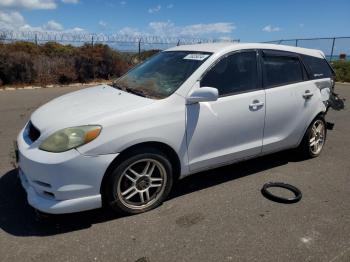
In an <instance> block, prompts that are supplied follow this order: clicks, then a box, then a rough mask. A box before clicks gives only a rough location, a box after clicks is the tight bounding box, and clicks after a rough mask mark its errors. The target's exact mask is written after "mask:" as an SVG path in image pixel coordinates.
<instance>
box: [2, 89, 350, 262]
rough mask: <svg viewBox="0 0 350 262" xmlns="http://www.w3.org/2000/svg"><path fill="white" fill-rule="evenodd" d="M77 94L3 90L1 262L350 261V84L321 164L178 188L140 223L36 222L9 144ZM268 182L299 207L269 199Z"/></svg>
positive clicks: (268, 167)
mask: <svg viewBox="0 0 350 262" xmlns="http://www.w3.org/2000/svg"><path fill="white" fill-rule="evenodd" d="M77 89H79V88H78V87H61V88H45V89H35V90H16V91H0V148H1V150H0V160H1V161H0V261H3V262H5V261H50V262H54V261H131V262H134V261H139V262H141V261H152V262H153V261H167V262H168V261H192V262H193V261H269V262H270V261H317V262H321V261H330V262H335V261H350V114H349V113H350V111H349V105H350V104H349V101H350V85H346V84H337V86H336V91H337V92H338V93H340V95H341V96H342V97H344V98H346V99H347V101H346V106H347V108H346V109H345V110H343V111H339V112H335V111H330V112H329V114H328V115H327V120H328V121H331V122H334V123H335V127H334V130H332V131H329V132H328V137H327V142H326V146H325V148H324V151H323V152H322V154H321V156H320V157H318V158H315V159H311V160H306V161H301V160H300V159H299V158H298V157H297V156H295V155H293V154H291V153H290V152H288V151H287V152H281V153H276V154H273V155H270V156H265V157H261V158H258V159H254V160H249V161H246V162H242V163H238V164H234V165H230V166H226V167H222V168H218V169H214V170H211V171H207V172H203V173H199V174H196V175H193V176H190V177H188V178H185V179H183V180H181V181H180V182H179V183H178V184H177V185H176V187H175V188H174V190H173V192H172V194H171V196H170V198H169V199H168V200H167V201H166V202H165V203H164V204H163V205H162V206H160V207H159V208H157V209H155V210H152V211H150V212H147V213H143V214H140V215H134V216H124V217H120V216H117V215H115V214H113V213H111V212H110V211H107V210H103V209H98V210H93V211H88V212H81V213H77V214H69V215H59V216H53V217H50V218H48V219H39V218H38V217H37V216H36V214H35V212H34V210H33V209H32V208H31V207H29V205H28V204H27V203H26V197H25V193H24V191H23V190H22V189H21V187H20V185H19V183H18V180H17V179H16V170H15V169H14V167H13V161H14V155H13V141H14V140H15V139H16V136H17V134H18V132H19V130H20V129H21V128H22V127H23V125H24V124H25V122H26V121H27V119H28V118H29V117H30V114H31V112H33V110H35V108H37V107H38V106H40V105H41V104H43V103H45V102H47V101H49V100H51V99H53V98H54V97H57V96H59V95H62V94H64V93H67V92H71V91H74V90H77ZM269 181H282V182H286V183H290V184H292V185H294V186H297V187H298V188H299V189H300V190H301V191H302V193H303V198H302V200H301V201H300V202H298V203H295V204H280V203H275V202H272V201H270V200H267V199H266V198H264V197H263V196H262V195H261V193H260V189H261V187H262V186H263V184H264V183H266V182H269Z"/></svg>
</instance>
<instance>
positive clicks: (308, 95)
mask: <svg viewBox="0 0 350 262" xmlns="http://www.w3.org/2000/svg"><path fill="white" fill-rule="evenodd" d="M313 95H314V94H313V93H311V92H310V90H306V91H305V93H304V94H303V97H304V98H305V99H309V98H311V97H312V96H313Z"/></svg>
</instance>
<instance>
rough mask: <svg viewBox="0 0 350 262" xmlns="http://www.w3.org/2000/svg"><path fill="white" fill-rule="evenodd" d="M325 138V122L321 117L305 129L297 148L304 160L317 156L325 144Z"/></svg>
mask: <svg viewBox="0 0 350 262" xmlns="http://www.w3.org/2000/svg"><path fill="white" fill-rule="evenodd" d="M326 136H327V128H326V121H325V120H324V118H323V117H322V116H319V117H316V118H315V119H314V120H313V121H312V123H311V124H310V126H309V128H308V129H307V131H306V133H305V135H304V138H303V140H302V142H301V144H300V146H299V151H300V152H301V153H302V154H303V155H304V156H305V157H306V158H314V157H317V156H319V155H320V154H321V152H322V149H323V146H324V144H325V142H326Z"/></svg>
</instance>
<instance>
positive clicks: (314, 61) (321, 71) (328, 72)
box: [302, 55, 333, 79]
mask: <svg viewBox="0 0 350 262" xmlns="http://www.w3.org/2000/svg"><path fill="white" fill-rule="evenodd" d="M302 59H303V62H304V64H305V66H306V67H307V69H308V71H309V74H310V77H311V79H321V78H328V77H331V78H332V77H333V70H332V68H331V67H330V66H329V64H328V63H327V61H326V60H325V59H324V58H318V57H313V56H308V55H302Z"/></svg>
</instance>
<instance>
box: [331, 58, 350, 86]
mask: <svg viewBox="0 0 350 262" xmlns="http://www.w3.org/2000/svg"><path fill="white" fill-rule="evenodd" d="M332 66H333V69H334V70H335V73H336V81H341V82H350V61H343V60H339V61H334V62H332Z"/></svg>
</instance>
